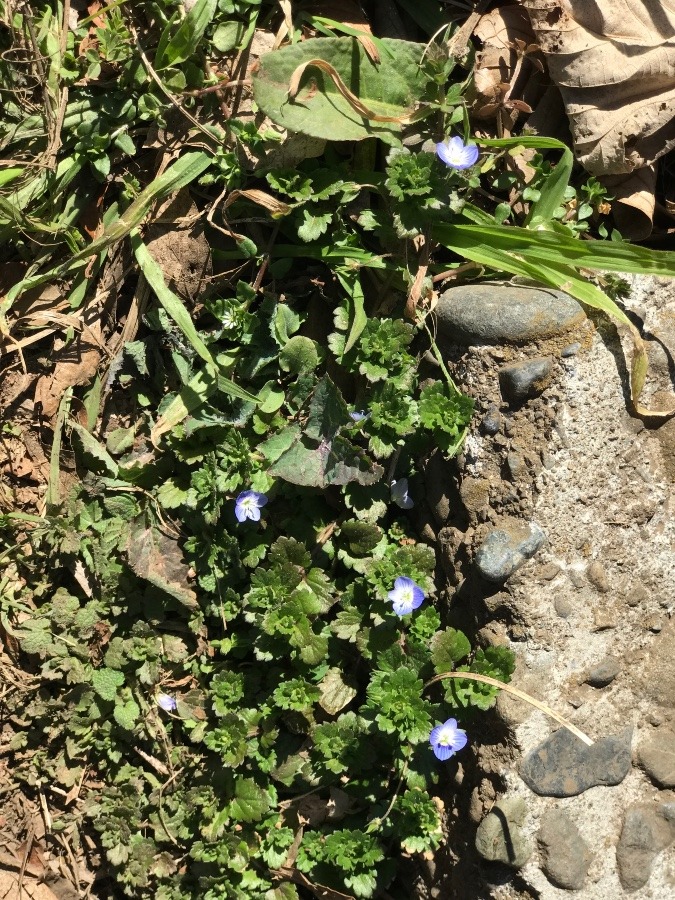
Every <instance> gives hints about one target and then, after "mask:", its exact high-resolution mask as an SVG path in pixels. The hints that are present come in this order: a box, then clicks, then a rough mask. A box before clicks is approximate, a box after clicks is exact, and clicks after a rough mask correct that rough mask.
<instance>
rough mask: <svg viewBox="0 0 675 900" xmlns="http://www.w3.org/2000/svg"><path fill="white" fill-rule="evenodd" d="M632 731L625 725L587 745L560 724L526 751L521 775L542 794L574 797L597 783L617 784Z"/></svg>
mask: <svg viewBox="0 0 675 900" xmlns="http://www.w3.org/2000/svg"><path fill="white" fill-rule="evenodd" d="M631 734H632V729H631V728H624V729H623V730H622V731H620V732H619V734H616V735H612V736H610V737H604V738H600V740H598V741H596V742H595V743H594V744H593V745H592V746H590V747H589V746H587V745H586V744H584V743H583V741H581V740H579V738H578V737H575V735H573V734H572V733H571V732H570V731H568V730H567V728H560V729H559V730H558V731H556V732H554V733H553V734H552V735H550V736H549V737H548V738H547V739H546V740H545V741H543V742H542V743H541V744H539V746H538V747H535V748H534V750H532V751H530V753H528V754H527V756H526V757H525V759H524V760H523V762H522V763H521V766H520V775H521V778H522V779H523V781H524V782H525V784H527V786H528V787H530V788H531V789H532V790H533V791H534V792H535V793H536V794H542V795H543V796H545V797H575V796H576V795H577V794H581V793H583V792H584V791H587V790H588V789H589V788H592V787H595V786H596V785H612V784H620V782H622V781H623V779H624V778H625V777H626V775H627V774H628V772H629V771H630V767H631V756H630V742H631Z"/></svg>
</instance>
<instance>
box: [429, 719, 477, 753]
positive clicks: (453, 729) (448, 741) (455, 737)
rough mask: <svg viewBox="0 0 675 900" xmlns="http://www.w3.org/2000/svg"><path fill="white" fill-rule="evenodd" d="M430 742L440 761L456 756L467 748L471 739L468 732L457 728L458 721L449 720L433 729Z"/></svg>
mask: <svg viewBox="0 0 675 900" xmlns="http://www.w3.org/2000/svg"><path fill="white" fill-rule="evenodd" d="M429 740H430V741H431V749H432V750H433V751H434V754H435V756H436V757H437V758H438V759H442V760H446V759H450V757H451V756H454V755H455V753H457V751H458V750H461V749H462V748H464V747H466V745H467V742H468V740H469V739H468V737H467V736H466V731H464V730H463V729H462V728H458V727H457V719H448V721H447V722H443V724H442V725H437V726H436V727H435V728H432V729H431V734H430V735H429Z"/></svg>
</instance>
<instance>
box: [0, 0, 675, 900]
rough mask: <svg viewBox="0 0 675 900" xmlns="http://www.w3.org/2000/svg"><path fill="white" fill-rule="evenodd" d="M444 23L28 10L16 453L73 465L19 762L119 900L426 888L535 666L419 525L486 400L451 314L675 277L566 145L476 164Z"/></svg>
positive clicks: (40, 608)
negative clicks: (496, 301)
mask: <svg viewBox="0 0 675 900" xmlns="http://www.w3.org/2000/svg"><path fill="white" fill-rule="evenodd" d="M400 6H401V10H402V12H404V13H405V12H406V11H407V12H408V13H410V12H411V10H410V9H409V8H408V7H409V4H403V3H402V4H400ZM420 9H421V10H423V11H426V14H427V19H424V17H422V20H421V21H419V22H418V23H417V32H416V33H417V36H418V38H420V40H419V41H418V40H410V41H392V40H380V39H379V38H377V36H372V35H368V34H366V33H363V29H362V28H358V27H355V26H354V25H353V24H352V25H350V24H344V23H340V22H336V21H335V20H333V19H331V18H329V17H327V16H320V15H318V14H317V15H312V14H310V13H308V12H307V11H306V10H302V9H298V10H293V9H292V8H291V5H290V4H278V5H277V4H273V3H256V2H248V0H241V2H228V0H220V2H216V0H197V2H196V3H195V4H194V5H192V6H190V8H189V9H188V8H187V6H186V7H183V6H182V5H180V4H172V3H163V2H158V3H141V4H136V5H135V7H134V8H133V9H128V8H127V6H126V5H125V4H121V3H112V4H110V5H108V6H107V7H104V8H102V7H100V6H99V5H98V4H94V5H91V6H89V7H87V8H86V9H84V8H82V9H81V8H80V7H79V6H78V7H77V8H76V9H75V7H74V6H73V8H71V7H70V6H68V5H67V4H66V5H64V6H62V5H60V4H55V5H51V4H47V3H37V4H34V5H33V7H32V9H30V10H29V9H28V7H16V8H15V7H13V6H9V5H7V6H6V7H5V10H4V20H3V21H4V27H3V32H2V39H3V41H4V45H5V48H6V53H5V54H4V56H3V57H2V61H1V62H0V71H2V75H3V81H4V83H5V84H6V85H8V89H7V93H8V97H7V101H6V115H5V119H4V121H3V124H2V126H0V146H1V147H2V155H3V161H4V163H5V165H4V167H3V168H2V169H1V170H0V180H1V181H2V184H3V191H4V193H3V197H2V202H1V203H0V229H2V236H3V242H2V243H3V248H4V249H3V251H2V253H3V264H4V267H3V273H4V277H5V280H6V282H7V283H6V284H5V285H4V291H5V293H4V299H3V300H2V302H1V303H0V314H1V315H2V318H1V319H0V325H1V327H2V334H3V335H4V336H5V337H6V339H7V340H6V342H5V347H6V356H5V357H4V364H5V378H8V377H9V375H10V374H11V373H12V372H17V371H21V368H22V367H24V368H25V371H26V375H27V377H28V373H34V374H35V376H36V378H37V387H36V389H35V394H34V396H35V405H34V406H31V407H30V408H28V409H24V412H23V415H22V413H21V412H20V411H18V412H17V414H16V416H15V417H14V418H12V419H11V420H8V421H7V422H6V423H5V424H4V426H3V433H4V437H5V440H6V441H7V442H11V441H18V442H19V444H20V443H21V441H26V440H27V437H26V435H27V434H28V433H29V432H30V431H31V429H33V430H37V432H38V434H39V435H40V440H41V441H46V442H48V447H49V452H48V456H45V477H44V479H43V482H42V483H43V489H41V490H36V491H35V492H34V493H33V494H32V495H30V502H28V500H26V498H25V497H24V501H25V502H24V503H23V504H21V503H17V495H16V494H14V495H10V494H9V493H7V494H3V509H4V510H5V514H4V515H3V517H2V529H3V536H4V539H5V542H6V545H5V548H4V550H3V551H2V556H1V557H0V558H1V559H2V566H3V570H2V579H1V581H0V585H1V594H0V623H1V629H2V630H1V631H0V636H1V637H2V642H3V644H4V646H5V648H6V650H5V652H6V654H7V655H6V656H3V663H2V664H3V666H4V667H5V669H6V671H7V673H8V677H10V676H11V679H10V680H9V681H8V684H9V685H10V687H9V688H8V690H7V691H6V693H5V694H4V695H3V697H2V707H3V716H5V721H6V723H7V730H6V732H5V737H6V740H5V741H4V743H3V744H2V747H3V752H7V753H9V754H11V758H12V766H13V768H12V777H13V779H14V783H15V784H20V785H21V786H22V790H23V791H24V792H25V793H26V795H27V796H32V797H34V798H37V799H38V801H39V803H40V804H41V806H42V809H43V813H44V811H45V810H46V811H47V812H46V813H44V814H45V815H46V816H48V829H49V840H50V841H51V842H52V843H53V845H54V846H55V847H59V848H60V849H61V850H62V851H63V854H64V857H65V858H68V859H71V858H74V854H75V853H77V854H84V853H87V854H89V857H90V859H91V860H93V861H95V862H96V864H97V866H98V873H99V879H98V881H97V882H96V883H95V884H94V885H93V886H90V888H89V890H90V892H91V893H92V895H94V896H96V895H98V896H128V897H135V898H141V897H156V898H160V900H180V898H188V897H195V898H196V897H199V898H205V900H216V898H237V900H238V898H242V900H243V898H261V897H265V898H266V900H291V898H294V897H297V898H301V897H311V896H329V897H330V896H332V897H344V896H347V897H349V896H353V897H375V896H384V892H385V891H386V892H389V896H396V897H403V896H406V894H405V887H404V886H403V882H402V881H401V880H400V867H401V860H403V859H410V858H411V857H413V856H414V855H415V854H421V853H427V852H433V851H434V850H435V849H437V848H438V846H439V845H440V843H441V842H442V840H443V824H444V822H443V815H442V811H443V803H442V798H443V796H444V795H445V792H447V790H448V787H447V785H448V772H449V771H452V766H454V765H455V759H454V757H455V754H457V753H460V752H470V751H469V750H466V749H465V748H466V747H467V744H468V745H469V747H470V745H471V743H472V742H475V741H478V740H480V733H481V721H482V717H483V716H484V715H485V714H486V712H487V711H488V710H489V709H490V707H491V706H492V705H493V704H494V701H495V697H496V694H497V690H498V689H497V687H496V686H495V685H494V684H490V683H489V679H496V680H497V681H499V682H504V683H506V682H508V679H509V677H510V675H511V673H512V671H513V667H514V659H513V655H512V653H511V651H510V650H508V649H506V648H503V647H486V648H477V647H472V645H471V642H470V640H469V639H468V637H467V636H466V635H465V634H464V633H463V632H462V631H461V630H459V629H458V628H457V627H456V622H455V619H454V617H453V605H452V597H451V596H449V595H448V591H447V590H446V586H445V585H444V583H443V576H442V570H441V569H440V567H439V565H438V563H437V559H436V553H435V550H434V548H432V547H430V546H428V545H427V544H425V543H424V542H422V541H421V540H420V539H419V537H418V535H417V533H416V531H415V528H414V520H413V519H412V518H411V512H410V511H411V510H413V509H414V508H415V504H418V503H420V502H421V497H420V490H421V489H420V481H419V479H417V473H418V471H419V468H420V465H421V463H422V461H423V460H424V459H425V458H426V456H427V455H428V454H429V453H431V452H432V451H433V450H434V449H436V448H440V449H441V450H442V451H443V452H444V453H445V454H446V455H447V456H448V457H452V456H453V455H454V454H456V453H457V452H458V451H459V449H460V448H461V446H462V442H463V440H464V439H465V436H466V433H467V429H468V427H469V423H470V421H471V416H472V409H473V403H472V401H471V399H470V398H469V397H467V396H466V395H465V394H464V393H463V392H462V390H461V385H460V386H458V385H456V384H455V382H454V381H453V379H452V378H451V377H450V374H449V372H448V371H447V369H446V367H445V365H444V363H443V359H442V356H441V354H440V352H439V350H438V347H437V345H436V342H435V339H434V323H433V304H434V302H435V299H436V296H437V293H438V290H439V288H440V287H442V285H443V284H444V283H446V282H448V281H451V280H453V279H456V278H457V276H458V275H462V274H464V277H471V278H481V279H487V280H489V279H491V278H495V277H497V276H499V277H503V275H504V274H505V273H506V274H508V275H509V276H510V275H515V276H520V277H526V278H529V279H534V280H537V281H538V282H540V283H544V284H549V285H554V286H557V287H560V286H564V287H565V289H566V290H568V291H569V292H570V293H572V294H573V295H574V296H577V297H578V298H579V299H581V300H583V301H584V302H586V303H588V304H590V305H593V306H595V307H597V308H599V309H601V310H603V311H604V312H605V313H607V314H608V315H610V316H613V317H614V319H615V320H616V321H617V322H619V323H622V324H623V325H624V326H625V327H627V328H631V329H633V326H632V324H631V323H630V321H629V320H628V319H627V317H626V316H625V314H624V313H623V312H622V310H621V309H620V307H619V306H618V305H617V303H616V302H615V300H614V299H612V298H611V297H610V296H609V294H608V293H606V292H603V290H602V289H601V284H612V283H611V282H609V280H608V278H607V276H606V275H603V276H602V278H603V281H602V282H601V281H599V280H596V281H595V282H594V281H592V280H590V279H589V278H588V277H586V274H585V273H587V272H588V271H590V270H598V271H602V272H604V273H606V272H619V273H620V272H627V271H651V272H654V273H657V274H658V273H663V274H673V273H675V266H674V265H673V261H672V257H671V256H669V255H667V254H658V253H652V252H650V251H647V250H644V249H641V248H637V247H632V246H630V245H627V244H625V243H623V242H621V241H620V239H617V238H618V237H619V236H618V235H616V234H614V240H613V241H607V242H602V241H598V240H593V241H582V240H580V236H583V235H584V234H587V233H589V232H591V233H592V234H593V236H594V237H599V238H603V237H608V236H610V233H611V221H610V219H609V218H607V212H608V208H607V198H606V193H605V192H604V191H603V190H602V189H601V188H600V187H599V186H598V184H597V182H594V181H593V180H591V181H588V180H586V181H583V180H582V182H581V183H578V184H576V186H571V184H570V181H571V176H572V162H573V160H572V154H571V152H570V151H569V149H567V148H566V147H565V146H564V145H562V144H560V143H559V142H557V141H554V140H552V139H546V138H537V137H528V136H527V135H523V136H520V137H517V138H506V139H496V138H488V137H484V136H483V137H481V138H480V139H476V138H475V136H474V135H473V129H472V125H471V122H470V119H469V116H468V113H467V109H466V105H465V101H464V96H465V93H466V90H467V88H468V81H469V80H468V77H467V73H468V69H467V68H466V67H465V66H463V65H461V64H460V62H459V61H458V60H457V59H456V58H455V57H454V56H453V55H452V54H449V53H448V49H447V43H446V37H447V34H445V35H444V34H443V33H441V35H440V36H439V38H438V39H437V40H432V41H430V42H428V43H426V44H425V41H427V39H428V38H430V37H431V35H432V34H433V32H434V31H435V30H436V28H437V24H438V21H440V23H441V24H443V19H442V16H441V15H440V13H441V10H440V8H437V6H436V5H435V4H432V3H429V4H421V5H420ZM425 29H426V31H425ZM354 32H356V34H354ZM265 34H277V35H278V36H279V43H280V45H281V46H280V48H279V49H275V50H273V51H270V52H268V53H266V54H261V55H260V59H259V60H255V61H254V63H253V64H251V63H252V57H253V56H255V55H256V54H257V53H259V50H255V47H256V45H255V41H256V40H257V41H260V40H261V35H265ZM254 50H255V53H254V52H253V51H254ZM251 92H252V98H253V99H251ZM523 148H525V149H528V150H531V151H534V155H533V156H532V157H531V159H530V165H531V166H532V168H533V171H534V175H533V177H532V178H530V180H529V181H528V183H527V184H526V183H525V180H524V179H523V178H522V177H521V175H519V174H518V171H517V170H514V169H513V167H512V166H511V165H510V161H511V160H512V159H513V158H514V155H515V154H516V152H520V151H522V149H523ZM546 154H548V155H546ZM509 191H511V192H512V194H511V198H510V200H509V194H508V192H509ZM495 192H496V193H495ZM582 269H583V270H584V274H582V273H581V272H580V270H582ZM614 293H615V292H614ZM633 338H634V341H635V348H636V352H635V357H634V363H633V385H632V386H633V395H634V402H635V405H636V406H638V405H639V393H640V388H641V384H642V380H643V379H644V366H643V362H644V354H643V353H642V348H641V343H640V338H639V335H637V332H635V330H634V329H633ZM425 354H427V355H429V354H430V355H431V357H433V358H435V359H436V362H437V368H436V371H437V372H439V373H440V374H439V376H438V377H436V378H434V379H430V378H429V377H427V376H426V375H425V374H424V371H423V369H422V368H421V361H422V359H423V357H424V355H425ZM17 396H18V395H17ZM449 672H454V673H455V675H456V674H457V673H460V672H466V673H467V677H466V678H457V677H453V678H452V679H447V680H445V681H440V682H439V681H437V680H436V676H438V675H442V674H443V673H449ZM12 673H14V674H12ZM17 673H18V674H17ZM470 675H476V676H478V677H477V678H476V679H472V678H470V677H469V676H470ZM481 677H487V679H488V681H481V680H480V679H481ZM431 681H434V683H433V684H429V682H431ZM71 874H72V873H71ZM78 877H79V876H78V875H77V873H75V874H74V875H73V881H74V882H75V883H76V884H77V882H78ZM79 887H80V885H79V884H78V888H79ZM322 891H323V892H328V893H321V892H322ZM331 892H332V893H331Z"/></svg>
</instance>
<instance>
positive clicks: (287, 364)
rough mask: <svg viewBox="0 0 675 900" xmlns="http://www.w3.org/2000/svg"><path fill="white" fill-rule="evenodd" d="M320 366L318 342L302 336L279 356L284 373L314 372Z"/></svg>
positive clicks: (292, 340)
mask: <svg viewBox="0 0 675 900" xmlns="http://www.w3.org/2000/svg"><path fill="white" fill-rule="evenodd" d="M318 365H319V352H318V347H317V343H316V341H313V340H312V339H311V338H308V337H304V336H303V335H301V334H296V335H295V337H292V338H291V339H290V340H289V342H288V343H287V344H286V346H285V347H284V348H283V350H282V351H281V353H280V354H279V366H280V368H281V369H282V370H283V371H284V372H292V373H293V375H304V374H305V373H306V372H313V371H314V369H316V367H317V366H318ZM277 408H278V407H277ZM261 412H263V410H262V409H261Z"/></svg>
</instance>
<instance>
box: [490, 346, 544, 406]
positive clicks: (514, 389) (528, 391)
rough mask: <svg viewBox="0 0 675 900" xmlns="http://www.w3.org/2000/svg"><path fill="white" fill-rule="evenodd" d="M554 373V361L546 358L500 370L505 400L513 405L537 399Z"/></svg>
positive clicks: (523, 361)
mask: <svg viewBox="0 0 675 900" xmlns="http://www.w3.org/2000/svg"><path fill="white" fill-rule="evenodd" d="M552 371H553V360H552V359H550V358H549V357H544V356H537V357H535V358H534V359H524V360H522V361H521V362H517V363H512V364H511V365H508V366H502V368H501V369H500V370H499V384H500V386H501V389H502V395H503V397H504V399H505V400H508V401H510V402H511V403H522V402H523V401H524V400H527V399H528V398H530V397H536V396H537V394H541V392H542V391H543V390H544V389H545V388H546V386H547V385H548V383H549V381H550V380H551V372H552Z"/></svg>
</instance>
